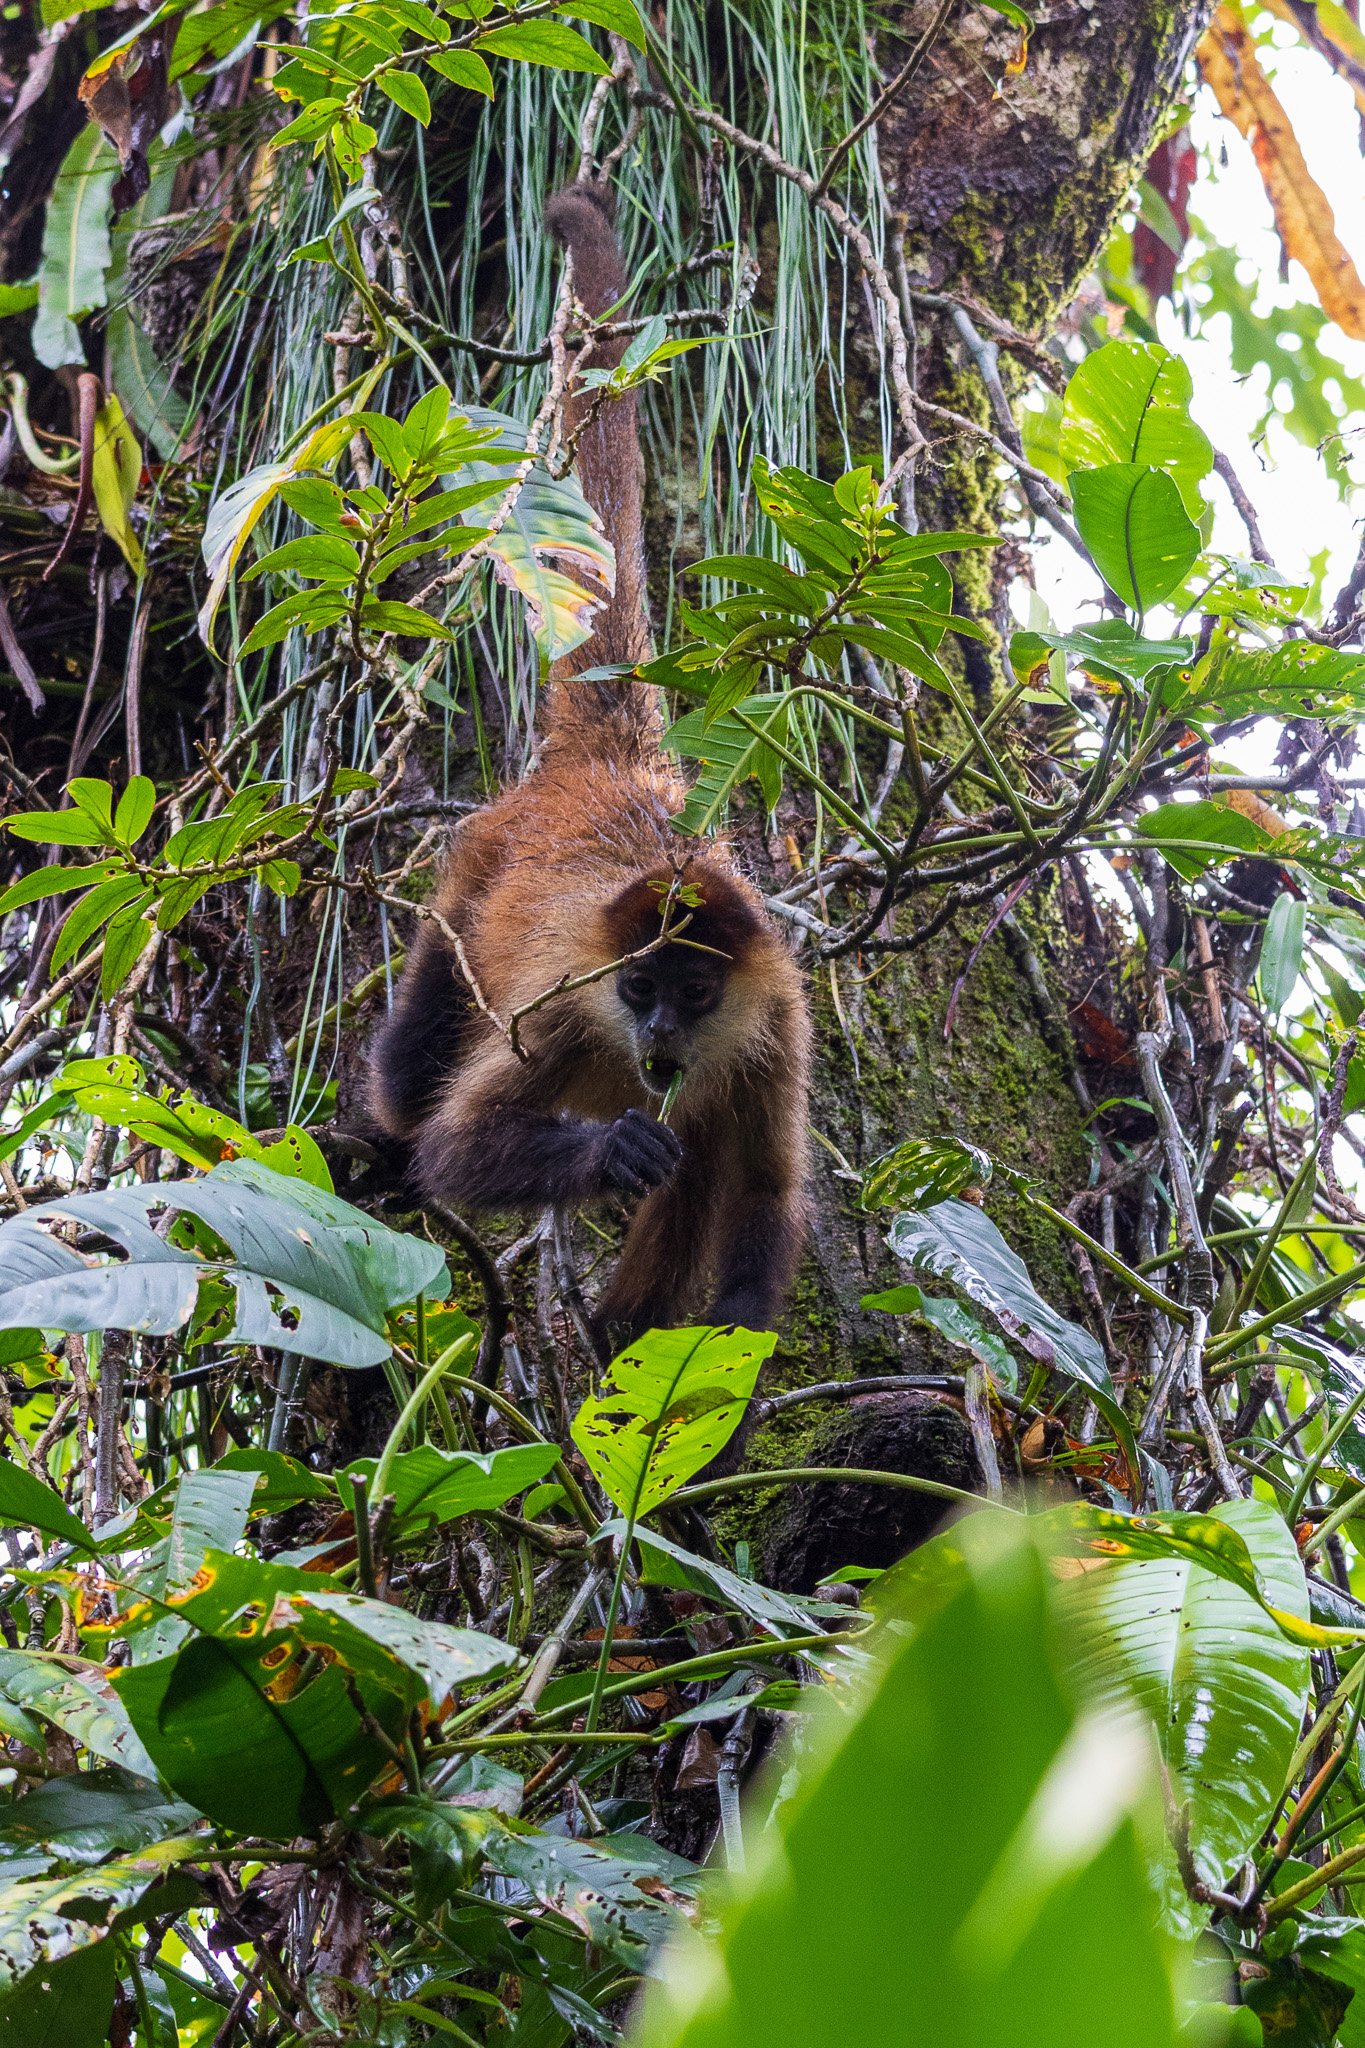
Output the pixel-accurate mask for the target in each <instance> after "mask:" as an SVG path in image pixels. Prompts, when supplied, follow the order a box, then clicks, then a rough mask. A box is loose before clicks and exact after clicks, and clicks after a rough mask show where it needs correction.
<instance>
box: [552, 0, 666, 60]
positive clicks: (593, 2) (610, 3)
mask: <svg viewBox="0 0 1365 2048" xmlns="http://www.w3.org/2000/svg"><path fill="white" fill-rule="evenodd" d="M555 13H556V14H567V15H568V16H569V17H570V19H571V20H573V21H591V22H595V23H596V24H597V26H598V28H605V29H609V30H610V31H611V33H612V34H613V35H617V36H621V37H623V38H624V40H625V41H626V42H628V43H633V44H634V46H635V48H636V49H637V50H643V49H644V47H645V26H644V23H643V22H642V21H641V19H640V14H639V10H638V8H636V6H635V5H634V0H571V4H570V5H568V6H563V7H556V9H555Z"/></svg>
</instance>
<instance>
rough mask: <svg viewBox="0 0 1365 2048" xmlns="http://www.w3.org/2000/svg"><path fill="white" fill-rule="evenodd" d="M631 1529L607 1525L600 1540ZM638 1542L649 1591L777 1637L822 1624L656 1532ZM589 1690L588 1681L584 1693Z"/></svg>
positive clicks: (791, 1601) (813, 1612) (812, 1607)
mask: <svg viewBox="0 0 1365 2048" xmlns="http://www.w3.org/2000/svg"><path fill="white" fill-rule="evenodd" d="M629 1527H630V1524H629V1523H627V1522H625V1521H622V1520H618V1521H612V1522H604V1523H603V1525H602V1527H601V1529H600V1530H599V1531H598V1534H599V1535H600V1536H616V1537H624V1536H625V1534H626V1531H627V1529H628V1528H629ZM634 1542H635V1545H636V1547H637V1549H638V1550H639V1553H640V1576H641V1578H642V1580H643V1581H644V1583H645V1584H646V1585H649V1586H671V1587H673V1588H674V1589H675V1590H676V1591H678V1592H686V1593H698V1594H700V1595H701V1596H702V1598H703V1599H706V1600H714V1601H715V1602H717V1604H718V1605H720V1606H722V1607H727V1608H729V1609H731V1610H732V1611H733V1612H734V1613H736V1614H744V1615H747V1616H748V1618H749V1620H750V1621H754V1622H757V1623H758V1625H759V1627H760V1628H763V1629H766V1630H767V1631H769V1632H770V1633H771V1634H773V1635H779V1636H781V1635H807V1636H808V1635H810V1634H811V1632H812V1630H813V1629H816V1628H817V1627H818V1626H819V1625H820V1624H819V1621H818V1619H817V1617H818V1614H819V1608H818V1606H817V1605H816V1604H815V1603H812V1602H810V1601H807V1600H803V1599H802V1598H801V1596H800V1595H799V1594H796V1593H779V1592H776V1591H775V1590H774V1589H773V1588H772V1587H771V1586H761V1585H760V1584H759V1582H758V1580H757V1579H749V1578H744V1577H742V1576H741V1574H740V1573H739V1572H732V1571H731V1570H730V1569H729V1567H728V1566H726V1565H723V1564H718V1563H716V1561H715V1560H714V1559H712V1558H709V1557H697V1556H696V1555H695V1554H694V1553H693V1552H692V1551H690V1550H684V1549H683V1548H682V1546H681V1545H680V1544H677V1543H673V1542H671V1541H670V1540H669V1538H668V1537H667V1536H661V1535H660V1534H659V1533H658V1531H657V1530H655V1529H644V1528H639V1527H637V1528H636V1529H635V1531H634ZM590 1689H591V1686H590V1682H589V1681H588V1680H586V1679H585V1684H584V1691H585V1692H586V1691H589V1690H590Z"/></svg>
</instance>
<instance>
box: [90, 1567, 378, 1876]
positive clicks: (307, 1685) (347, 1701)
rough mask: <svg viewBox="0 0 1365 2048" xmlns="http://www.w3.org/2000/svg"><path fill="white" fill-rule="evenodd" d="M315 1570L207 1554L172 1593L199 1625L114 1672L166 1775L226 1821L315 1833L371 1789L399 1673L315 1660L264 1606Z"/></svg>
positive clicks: (277, 1832)
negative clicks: (159, 1653)
mask: <svg viewBox="0 0 1365 2048" xmlns="http://www.w3.org/2000/svg"><path fill="white" fill-rule="evenodd" d="M301 1581H311V1583H310V1584H309V1585H308V1590H309V1591H311V1592H321V1591H323V1590H324V1589H325V1586H326V1581H325V1580H324V1581H323V1582H322V1584H321V1585H319V1582H318V1575H317V1574H316V1573H313V1574H308V1573H304V1572H299V1571H295V1570H292V1569H291V1568H289V1567H286V1566H282V1565H262V1564H257V1563H255V1562H254V1561H253V1560H249V1559H246V1558H238V1557H229V1556H224V1555H223V1554H221V1553H219V1552H210V1553H209V1555H208V1557H207V1558H206V1559H205V1560H204V1562H203V1564H202V1565H201V1567H200V1570H199V1573H198V1575H197V1578H196V1581H195V1584H194V1586H193V1588H192V1589H190V1590H188V1591H186V1592H184V1593H179V1594H173V1595H170V1596H168V1598H169V1604H170V1606H171V1607H172V1608H173V1610H174V1611H175V1612H176V1613H177V1614H179V1615H180V1616H182V1617H183V1618H184V1619H185V1620H187V1621H189V1622H191V1623H192V1624H193V1626H194V1628H195V1629H196V1631H199V1632H198V1633H196V1634H195V1635H194V1636H192V1637H191V1638H190V1640H189V1641H187V1642H186V1643H185V1644H184V1646H183V1647H182V1648H181V1649H179V1650H178V1651H177V1652H176V1653H175V1655H173V1656H169V1657H161V1658H158V1659H157V1660H156V1661H155V1662H153V1663H147V1664H137V1665H132V1666H128V1667H125V1668H124V1669H122V1670H120V1671H118V1672H116V1673H115V1675H114V1681H113V1682H114V1684H115V1685H116V1687H117V1689H118V1693H119V1697H120V1699H121V1700H122V1702H123V1705H124V1706H125V1707H126V1709H127V1712H128V1714H129V1716H130V1717H131V1719H132V1722H133V1724H134V1726H135V1727H136V1728H137V1729H138V1731H139V1733H140V1734H141V1735H142V1737H143V1738H144V1740H145V1742H146V1744H147V1748H148V1750H149V1751H150V1753H151V1755H152V1757H153V1758H154V1759H155V1764H156V1769H157V1771H159V1772H160V1775H161V1777H162V1778H163V1779H164V1781H165V1782H166V1783H167V1784H168V1785H170V1786H172V1787H173V1788H174V1789H175V1791H177V1792H178V1793H179V1794H180V1796H181V1797H182V1798H183V1799H187V1800H188V1801H189V1802H190V1803H191V1804H192V1805H194V1806H196V1807H198V1808H199V1810H200V1811H201V1812H203V1813H206V1814H208V1815H209V1817H210V1819H212V1820H216V1821H218V1822H219V1823H220V1824H221V1825H222V1826H224V1827H231V1828H237V1829H239V1830H240V1831H242V1832H244V1833H247V1832H249V1833H253V1834H264V1835H268V1836H272V1837H275V1838H277V1839H279V1838H283V1839H288V1837H289V1836H291V1835H293V1834H316V1833H317V1832H318V1831H319V1830H320V1829H321V1828H323V1827H325V1826H326V1824H327V1822H328V1821H330V1820H332V1819H334V1818H335V1817H336V1816H337V1815H338V1814H340V1813H344V1812H345V1811H346V1810H347V1809H348V1808H349V1807H350V1806H351V1805H352V1804H353V1803H354V1801H355V1800H357V1799H358V1798H359V1797H360V1795H361V1794H362V1793H363V1792H364V1791H366V1790H367V1788H368V1787H369V1785H370V1784H371V1783H372V1782H373V1780H374V1778H375V1777H376V1776H377V1775H378V1774H379V1772H380V1771H381V1770H382V1769H383V1768H384V1767H385V1765H386V1764H387V1763H388V1762H389V1760H390V1752H389V1750H388V1749H386V1747H385V1745H384V1742H383V1741H382V1740H381V1739H380V1733H376V1732H372V1731H371V1730H370V1729H367V1727H366V1725H365V1723H364V1722H363V1721H362V1720H361V1718H360V1714H359V1712H358V1711H357V1705H356V1701H355V1699H354V1698H353V1697H352V1691H351V1689H350V1688H356V1689H358V1692H359V1696H360V1699H361V1700H362V1701H363V1708H364V1711H365V1712H366V1713H367V1714H368V1715H369V1716H370V1719H371V1722H372V1723H373V1726H374V1729H375V1730H378V1731H380V1732H381V1733H382V1735H384V1736H387V1737H388V1740H389V1741H390V1742H393V1741H394V1740H396V1739H397V1737H398V1735H399V1733H400V1731H401V1729H402V1727H403V1725H404V1722H405V1721H406V1718H407V1710H408V1701H407V1698H406V1694H407V1692H408V1690H409V1681H408V1678H407V1674H406V1673H405V1672H404V1670H403V1669H402V1667H401V1666H399V1665H397V1664H396V1663H395V1664H394V1665H393V1667H392V1671H391V1674H390V1676H391V1683H390V1685H388V1686H384V1685H379V1684H375V1683H373V1682H372V1680H371V1677H370V1674H369V1672H364V1673H355V1672H352V1671H351V1670H350V1669H348V1667H347V1666H346V1665H345V1664H344V1663H342V1662H341V1661H340V1660H339V1659H338V1660H336V1661H334V1662H330V1663H329V1662H326V1661H324V1660H320V1659H319V1658H318V1657H317V1655H316V1653H315V1651H314V1649H313V1648H312V1646H311V1645H310V1644H309V1643H307V1642H306V1641H305V1640H304V1638H303V1636H302V1635H301V1634H300V1632H299V1630H298V1629H297V1627H294V1626H284V1627H280V1626H277V1625H276V1623H275V1620H274V1609H275V1607H276V1605H277V1603H278V1602H279V1601H280V1599H281V1598H282V1597H283V1596H285V1595H287V1594H288V1593H290V1592H292V1591H294V1590H295V1589H296V1588H297V1587H298V1586H299V1584H300V1582H301Z"/></svg>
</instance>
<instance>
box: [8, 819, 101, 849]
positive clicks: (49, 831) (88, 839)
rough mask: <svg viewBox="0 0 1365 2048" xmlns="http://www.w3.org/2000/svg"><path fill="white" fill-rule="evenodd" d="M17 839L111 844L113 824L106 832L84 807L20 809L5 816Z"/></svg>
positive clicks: (49, 843) (41, 842)
mask: <svg viewBox="0 0 1365 2048" xmlns="http://www.w3.org/2000/svg"><path fill="white" fill-rule="evenodd" d="M5 824H6V827H7V828H8V829H9V831H11V832H12V833H13V834H14V836H15V838H16V839H31V840H33V841H34V842H35V844H37V845H38V846H107V845H108V844H109V841H110V840H111V839H112V837H113V828H112V826H111V827H110V830H109V831H108V832H107V833H106V832H105V831H103V830H102V829H101V827H100V826H99V825H97V824H96V823H95V820H94V819H93V818H88V817H87V816H86V814H85V812H84V811H77V810H70V811H16V812H14V813H13V814H12V815H11V816H10V817H8V818H6V819H5Z"/></svg>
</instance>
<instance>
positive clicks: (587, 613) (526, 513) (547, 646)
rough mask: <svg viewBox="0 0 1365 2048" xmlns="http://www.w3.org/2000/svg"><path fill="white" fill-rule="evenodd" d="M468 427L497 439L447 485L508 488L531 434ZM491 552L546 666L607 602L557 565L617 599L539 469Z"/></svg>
mask: <svg viewBox="0 0 1365 2048" xmlns="http://www.w3.org/2000/svg"><path fill="white" fill-rule="evenodd" d="M542 26H543V27H545V28H547V29H548V28H549V27H550V26H552V24H548V23H547V24H539V23H532V22H527V23H526V24H525V26H524V28H523V27H518V28H515V29H507V30H505V31H503V33H505V34H507V35H517V36H520V35H523V34H524V35H530V34H531V33H532V32H533V31H534V30H536V29H538V28H541V27H542ZM563 33H564V34H565V35H573V33H574V31H573V30H572V29H565V30H564V31H563ZM584 47H585V48H586V45H585V46H584ZM469 422H470V425H471V426H473V427H475V428H477V429H491V430H492V432H491V437H490V439H489V440H488V442H487V443H486V446H485V449H484V450H481V451H479V452H478V453H475V454H473V455H471V457H470V458H469V459H467V460H465V461H463V462H461V463H460V464H459V466H458V467H452V469H451V470H450V472H449V474H448V475H447V476H446V477H445V479H444V481H445V484H446V486H447V487H448V488H451V487H458V486H462V485H466V484H476V483H489V482H497V481H502V482H503V483H504V484H505V483H506V480H507V478H508V475H509V469H510V465H511V464H512V463H513V462H514V461H515V460H516V459H517V458H519V457H522V456H524V455H525V452H526V429H525V428H524V427H523V426H521V425H520V424H519V423H518V422H517V421H516V420H514V419H510V418H509V417H508V415H507V414H506V413H500V412H490V411H489V410H487V409H486V408H485V407H482V406H475V407H472V408H471V410H470V413H469ZM492 502H493V503H494V504H496V500H493V501H492ZM475 523H476V524H477V521H476V522H475ZM488 552H489V554H490V556H491V559H492V562H493V571H494V574H495V575H496V577H497V579H498V581H499V582H500V583H504V584H506V585H507V586H508V588H509V589H512V590H515V591H517V592H518V594H519V595H520V596H521V597H522V598H523V599H524V600H525V603H526V611H527V624H528V625H529V627H530V630H531V634H532V637H533V638H534V640H535V642H536V644H537V646H538V647H539V648H540V650H541V652H542V654H544V655H545V657H546V659H547V660H549V661H557V660H559V658H560V657H561V655H565V654H571V653H572V652H573V650H574V648H575V647H580V646H581V645H582V644H583V642H584V641H585V640H586V639H588V638H589V637H590V635H591V633H592V618H593V614H594V612H595V611H596V609H597V606H598V603H599V602H600V599H594V598H593V597H592V596H591V595H590V594H589V592H588V591H587V590H585V589H584V587H583V585H582V584H581V583H579V582H576V581H575V580H574V577H572V576H567V575H565V574H564V573H563V571H562V570H560V569H557V568H553V567H551V566H550V558H551V557H554V558H562V559H564V560H566V561H569V562H571V563H572V564H573V565H574V567H575V569H577V570H580V571H582V572H584V573H586V575H587V577H588V579H589V580H590V582H592V583H593V584H595V585H596V586H598V587H599V588H600V589H601V590H602V591H603V592H610V591H612V590H614V589H615V587H616V554H615V550H614V549H613V548H612V545H611V542H610V541H609V540H608V539H607V537H606V535H605V533H604V532H603V530H602V522H601V521H600V520H599V519H598V517H597V515H596V513H595V512H594V511H593V509H592V507H591V506H590V505H589V503H588V501H587V499H586V498H585V497H584V496H583V492H582V490H581V488H580V487H579V483H578V479H577V478H576V477H575V476H573V475H572V474H571V475H569V476H564V477H558V478H555V477H551V476H550V475H548V474H547V472H546V471H545V469H544V467H543V466H538V467H536V468H533V469H532V471H531V473H530V475H529V476H528V477H527V479H526V481H525V483H524V484H523V485H522V486H521V489H520V491H519V492H518V494H517V498H516V503H515V504H514V506H513V508H512V512H511V514H510V516H509V518H508V519H507V520H506V522H505V523H504V525H503V526H502V527H501V528H500V529H499V531H498V533H497V535H496V537H495V539H494V540H492V541H490V542H489V543H488Z"/></svg>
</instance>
